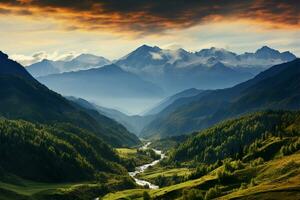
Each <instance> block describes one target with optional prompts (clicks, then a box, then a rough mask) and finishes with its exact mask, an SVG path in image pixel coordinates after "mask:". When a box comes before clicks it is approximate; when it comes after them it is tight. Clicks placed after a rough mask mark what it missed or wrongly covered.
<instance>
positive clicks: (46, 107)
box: [0, 52, 139, 146]
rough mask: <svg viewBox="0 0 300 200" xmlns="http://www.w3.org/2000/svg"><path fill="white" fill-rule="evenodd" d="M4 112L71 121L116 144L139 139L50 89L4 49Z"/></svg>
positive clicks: (0, 110)
mask: <svg viewBox="0 0 300 200" xmlns="http://www.w3.org/2000/svg"><path fill="white" fill-rule="evenodd" d="M0 89H1V93H0V115H1V116H2V117H5V118H7V119H23V120H28V121H31V122H38V123H45V124H55V123H70V124H73V125H75V126H77V127H80V128H83V129H86V130H89V131H91V132H93V133H94V134H95V135H97V136H98V137H99V138H101V139H103V140H104V141H106V142H107V143H109V144H111V145H113V146H132V145H136V144H138V143H139V139H138V138H137V137H136V136H135V135H134V134H132V133H130V132H128V131H127V130H126V128H125V127H123V126H122V125H120V124H119V123H117V122H115V121H114V120H112V119H110V118H108V117H106V116H104V115H101V114H99V113H98V112H97V111H95V110H88V109H85V108H83V107H81V106H79V105H77V104H75V103H73V102H71V101H68V100H67V99H65V98H64V97H62V96H61V95H59V94H57V93H55V92H53V91H51V90H49V89H48V88H47V87H45V86H44V85H42V84H40V83H39V82H38V81H37V80H35V79H34V78H33V77H32V76H31V75H30V74H29V73H28V72H27V71H26V70H25V68H24V67H23V66H21V65H20V64H18V63H17V62H15V61H12V60H10V59H8V56H7V55H6V54H4V53H2V52H0Z"/></svg>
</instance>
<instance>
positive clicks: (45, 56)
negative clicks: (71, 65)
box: [3, 44, 299, 67]
mask: <svg viewBox="0 0 300 200" xmlns="http://www.w3.org/2000/svg"><path fill="white" fill-rule="evenodd" d="M142 46H148V47H151V48H153V47H159V48H161V49H162V50H171V51H176V50H179V49H184V50H185V51H187V52H189V53H196V52H198V51H201V50H203V49H213V48H215V49H217V50H225V51H229V52H232V53H235V54H237V55H242V54H245V53H255V52H256V51H257V50H259V49H261V48H263V47H267V48H270V49H273V50H277V51H279V52H280V53H284V52H289V53H292V54H294V55H295V56H296V57H297V58H299V56H298V55H297V54H296V53H294V52H293V51H290V50H286V51H281V50H279V49H276V48H273V47H272V46H268V45H262V46H260V47H258V48H257V49H254V50H253V51H250V50H248V51H244V52H235V51H232V50H229V49H225V48H220V47H215V46H211V47H207V48H202V49H198V50H193V51H191V50H189V49H185V48H182V47H177V46H176V47H175V48H173V47H171V48H162V47H160V46H157V45H149V44H141V45H139V46H137V47H135V48H134V49H132V50H130V51H129V52H126V53H125V54H124V55H121V56H120V57H117V58H113V59H110V58H108V57H105V56H103V55H102V54H95V53H93V52H87V51H85V52H77V53H74V51H73V52H69V53H65V54H63V53H62V54H60V53H59V52H44V51H42V52H36V53H34V54H32V55H17V54H11V55H10V54H8V56H9V58H11V59H13V60H15V61H17V62H19V63H20V64H22V65H23V66H24V67H27V66H29V65H31V64H35V63H38V62H41V61H43V60H50V61H70V60H72V59H75V58H77V57H78V56H80V55H93V56H98V57H104V58H106V59H108V60H109V61H111V62H115V61H117V60H120V59H122V58H123V57H125V56H127V55H128V54H130V53H131V52H133V51H135V50H137V49H138V48H140V47H142ZM3 53H6V52H3ZM6 54H7V53H6Z"/></svg>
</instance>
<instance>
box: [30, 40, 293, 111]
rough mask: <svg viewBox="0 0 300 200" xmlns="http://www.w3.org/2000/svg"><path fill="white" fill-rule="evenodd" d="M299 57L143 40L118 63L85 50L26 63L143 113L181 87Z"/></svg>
mask: <svg viewBox="0 0 300 200" xmlns="http://www.w3.org/2000/svg"><path fill="white" fill-rule="evenodd" d="M295 58H296V56H295V55H293V54H292V53H290V52H282V53H281V52H279V51H277V50H274V49H271V48H269V47H267V46H264V47H262V48H260V49H258V50H257V51H256V52H255V53H244V54H240V55H238V54H236V53H233V52H230V51H227V50H225V49H217V48H214V47H212V48H210V49H203V50H200V51H197V52H188V51H186V50H184V49H177V50H164V49H161V48H159V47H157V46H154V47H151V46H147V45H143V46H140V47H139V48H137V49H136V50H134V51H132V52H131V53H129V54H128V55H126V56H124V57H122V58H120V59H118V60H116V61H114V64H109V63H110V61H109V60H107V59H105V58H103V57H98V56H94V55H91V54H82V55H79V56H78V57H76V58H74V59H73V60H71V61H50V60H43V61H41V62H39V63H35V64H33V65H31V66H28V67H26V69H27V70H28V71H29V72H30V73H31V74H32V75H34V76H38V77H37V79H38V80H39V81H40V82H42V83H44V84H45V85H47V86H48V87H50V88H51V89H52V90H54V91H56V92H59V93H61V94H63V95H66V96H76V97H80V98H84V99H88V100H89V101H94V102H96V103H97V104H100V105H101V106H104V107H113V108H117V109H120V108H123V109H125V110H126V111H127V112H131V113H134V114H137V113H138V114H140V113H143V112H144V113H145V112H146V111H147V110H149V109H150V107H151V106H152V107H153V106H155V104H157V102H159V101H161V100H162V99H164V98H166V97H169V96H171V95H173V94H176V93H178V92H180V91H183V90H186V89H190V88H197V89H201V90H207V89H219V88H227V87H232V86H234V85H236V84H238V83H241V82H243V81H246V80H248V79H250V78H252V77H253V76H254V75H256V74H257V73H259V72H261V71H263V70H266V69H267V68H269V67H271V66H272V65H274V64H280V63H284V62H288V61H291V60H293V59H295ZM107 64H108V65H107ZM91 68H92V69H91ZM145 105H148V106H147V107H145Z"/></svg>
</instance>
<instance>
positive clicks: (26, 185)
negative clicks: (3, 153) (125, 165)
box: [0, 176, 135, 200]
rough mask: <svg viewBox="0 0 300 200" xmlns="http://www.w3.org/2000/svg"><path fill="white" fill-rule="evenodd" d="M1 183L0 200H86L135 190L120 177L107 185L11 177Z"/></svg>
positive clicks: (113, 178)
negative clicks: (110, 193)
mask: <svg viewBox="0 0 300 200" xmlns="http://www.w3.org/2000/svg"><path fill="white" fill-rule="evenodd" d="M8 179H9V180H4V181H0V200H86V199H94V198H95V197H96V196H98V195H104V194H106V193H108V192H111V191H117V190H124V189H129V188H134V187H135V186H134V185H131V184H128V182H126V181H125V180H124V179H123V178H121V177H120V176H114V177H111V179H110V180H109V181H108V182H106V183H100V182H77V183H75V182H73V183H42V182H34V181H29V180H25V179H21V178H19V177H15V176H10V177H8Z"/></svg>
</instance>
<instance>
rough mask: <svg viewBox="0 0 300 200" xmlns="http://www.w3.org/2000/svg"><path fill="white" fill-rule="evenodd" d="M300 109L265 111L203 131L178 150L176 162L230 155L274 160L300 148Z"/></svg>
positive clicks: (174, 157)
mask: <svg viewBox="0 0 300 200" xmlns="http://www.w3.org/2000/svg"><path fill="white" fill-rule="evenodd" d="M299 122H300V112H284V111H265V112H260V113H254V114H250V115H246V116H243V117H241V118H238V119H233V120H228V121H224V122H222V123H219V124H218V125H215V126H213V127H212V128H209V129H206V130H204V131H200V132H199V133H197V134H196V133H195V134H193V135H192V136H190V137H189V139H188V140H187V141H186V142H184V143H182V144H180V145H179V147H177V148H176V149H174V151H173V152H172V154H171V156H170V159H171V160H172V161H174V160H176V161H192V160H193V161H194V162H201V163H208V164H211V163H215V162H217V161H218V160H224V159H227V158H231V159H241V160H245V161H247V160H248V161H249V160H253V159H256V158H259V157H260V158H263V159H264V160H271V159H272V158H274V157H275V156H276V155H278V153H280V151H281V153H283V154H284V155H285V154H291V153H293V152H296V151H298V150H299V149H300V143H299V142H300V141H299V136H300V126H299V124H300V123H299Z"/></svg>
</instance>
